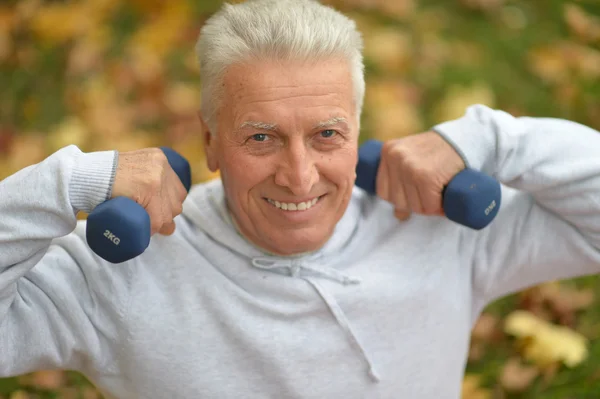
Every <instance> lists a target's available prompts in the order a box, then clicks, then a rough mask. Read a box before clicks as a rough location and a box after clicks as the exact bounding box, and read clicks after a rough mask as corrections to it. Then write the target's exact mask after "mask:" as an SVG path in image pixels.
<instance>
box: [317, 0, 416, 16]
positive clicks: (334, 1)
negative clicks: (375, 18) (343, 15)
mask: <svg viewBox="0 0 600 399" xmlns="http://www.w3.org/2000/svg"><path fill="white" fill-rule="evenodd" d="M325 3H326V4H328V5H332V6H334V7H336V8H338V9H340V10H348V9H357V10H371V11H372V10H377V11H380V12H382V13H384V14H387V15H389V16H392V17H395V18H398V19H403V20H404V19H408V18H410V17H412V16H414V14H415V11H416V6H417V4H416V1H415V0H394V1H390V0H326V1H325Z"/></svg>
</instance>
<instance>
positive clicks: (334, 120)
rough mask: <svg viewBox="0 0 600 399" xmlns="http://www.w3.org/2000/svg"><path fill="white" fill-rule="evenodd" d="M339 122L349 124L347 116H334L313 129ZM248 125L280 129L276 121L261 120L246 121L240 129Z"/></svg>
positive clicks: (264, 128)
mask: <svg viewBox="0 0 600 399" xmlns="http://www.w3.org/2000/svg"><path fill="white" fill-rule="evenodd" d="M338 123H344V124H347V120H346V118H342V117H334V118H331V119H327V120H325V121H321V122H318V123H317V124H316V125H315V126H314V127H313V129H325V128H328V127H331V126H334V125H337V124H338ZM246 127H253V128H255V129H259V130H269V131H277V129H278V126H277V124H275V123H268V122H259V121H246V122H244V123H242V124H241V125H240V127H239V128H238V130H242V129H244V128H246Z"/></svg>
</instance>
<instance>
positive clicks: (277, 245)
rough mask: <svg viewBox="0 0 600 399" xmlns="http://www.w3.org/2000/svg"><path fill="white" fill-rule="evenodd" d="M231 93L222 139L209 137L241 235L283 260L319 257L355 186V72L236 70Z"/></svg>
mask: <svg viewBox="0 0 600 399" xmlns="http://www.w3.org/2000/svg"><path fill="white" fill-rule="evenodd" d="M224 89H225V90H224V97H223V106H222V107H221V109H220V111H219V113H218V115H217V123H218V126H219V127H218V132H217V134H216V136H215V137H213V138H210V137H208V135H207V134H206V133H205V139H206V141H207V143H206V151H207V159H208V163H209V167H210V169H211V170H212V171H216V170H220V174H221V178H222V180H223V184H224V187H225V193H226V197H227V201H228V205H229V208H230V210H231V212H232V214H233V217H234V219H235V221H236V223H237V225H238V227H239V229H240V230H241V233H242V234H243V235H244V236H245V237H246V238H248V239H249V240H250V241H252V242H253V243H254V244H256V245H258V246H260V247H262V248H264V249H266V250H267V251H269V252H273V253H277V254H281V255H291V254H295V253H300V252H306V251H313V250H316V249H319V248H320V247H321V246H323V245H324V244H325V242H326V241H327V239H328V238H329V237H330V236H331V234H332V233H333V230H334V228H335V225H336V224H337V222H338V221H339V220H340V218H341V217H342V215H343V214H344V212H345V210H346V208H347V205H348V202H349V200H350V197H351V193H352V187H353V185H354V180H355V177H356V175H355V168H356V162H357V146H358V124H357V121H356V111H355V103H354V97H353V88H352V81H351V75H350V69H349V65H348V64H347V63H346V62H344V61H341V60H330V61H327V62H319V63H315V64H314V65H313V64H311V65H307V64H300V63H291V62H287V63H278V62H270V61H269V62H267V61H263V62H260V63H252V64H245V65H236V66H233V67H231V68H229V69H228V71H227V73H226V75H225V77H224ZM204 131H205V132H206V131H207V129H206V127H204Z"/></svg>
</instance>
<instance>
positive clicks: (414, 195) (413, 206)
mask: <svg viewBox="0 0 600 399" xmlns="http://www.w3.org/2000/svg"><path fill="white" fill-rule="evenodd" d="M404 193H405V195H406V200H407V202H408V207H409V209H410V210H411V211H412V212H415V213H423V205H422V204H421V196H420V195H419V190H418V189H417V186H415V185H414V184H413V183H410V182H406V183H405V184H404Z"/></svg>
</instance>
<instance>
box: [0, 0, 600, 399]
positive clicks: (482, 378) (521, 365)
mask: <svg viewBox="0 0 600 399" xmlns="http://www.w3.org/2000/svg"><path fill="white" fill-rule="evenodd" d="M234 2H235V1H234ZM326 3H328V4H331V5H334V6H335V7H337V8H339V9H340V10H343V11H345V12H347V13H348V14H349V15H350V16H352V17H354V18H355V19H356V20H357V22H358V25H359V27H360V29H361V30H362V32H363V33H364V37H365V44H366V49H365V56H366V64H367V96H366V104H365V111H364V117H363V131H362V133H361V134H362V138H363V139H365V138H368V137H377V138H379V139H388V138H391V137H398V136H404V135H409V134H415V133H418V132H421V131H423V130H425V129H427V128H429V127H430V126H432V125H433V124H435V123H438V122H441V121H444V120H448V119H452V118H456V117H459V116H461V115H462V113H463V112H464V110H465V107H466V106H468V105H470V104H473V103H482V104H486V105H488V106H491V107H495V108H500V109H504V110H506V111H508V112H510V113H511V114H513V115H531V116H551V117H559V118H567V119H571V120H574V121H578V122H581V123H583V124H586V125H589V126H591V127H594V128H596V129H600V2H598V0H572V1H560V0H530V1H517V0H512V1H511V0H393V1H392V0H326ZM220 4H221V1H217V0H170V1H161V0H130V1H127V0H81V1H77V2H76V1H42V0H20V1H18V2H17V1H14V0H12V1H6V0H5V1H3V2H2V3H1V4H0V87H1V88H2V90H0V178H3V177H6V176H8V175H10V174H12V173H14V172H16V171H17V170H19V169H21V168H23V167H25V166H28V165H31V164H33V163H36V162H39V161H41V160H42V159H43V158H45V157H46V156H48V155H49V154H51V153H53V152H54V151H56V150H58V149H59V148H62V147H64V146H66V145H69V144H76V145H78V146H79V147H80V148H81V149H82V150H83V151H98V150H107V149H118V150H121V151H127V150H132V149H137V148H144V147H149V146H157V145H168V146H171V147H173V148H174V149H176V150H177V151H179V152H181V153H182V154H183V155H184V156H186V157H187V158H188V159H189V160H190V163H191V165H192V168H193V180H194V182H201V181H204V180H206V179H210V178H212V177H214V176H213V175H212V174H211V173H210V172H209V171H208V170H207V169H206V165H205V160H204V156H203V154H202V145H201V142H200V137H199V135H198V133H199V126H198V122H197V120H196V117H195V114H194V113H195V111H196V110H197V109H198V106H199V92H198V82H199V79H200V78H201V77H199V76H198V69H197V62H196V59H195V55H194V53H193V46H194V42H195V40H196V38H197V35H198V31H199V28H200V26H201V25H202V23H203V21H204V20H205V19H206V18H207V17H208V16H209V15H210V14H211V13H212V12H214V11H215V10H216V9H217V8H218V7H219V6H220ZM599 156H600V155H599ZM510 233H511V232H507V233H506V234H510ZM565 267H569V265H568V264H566V265H565ZM599 294H600V280H599V279H598V278H597V277H595V276H593V277H586V278H581V279H576V280H570V281H562V282H549V283H548V284H543V285H540V286H538V287H533V288H531V289H529V290H527V291H524V292H521V293H518V294H515V295H512V296H510V297H507V298H504V299H502V300H500V301H497V302H496V303H494V304H492V305H491V306H489V307H488V308H487V309H486V310H485V312H484V313H483V315H482V316H481V317H480V319H479V320H478V322H477V324H476V326H475V328H474V330H473V337H472V342H471V350H470V354H469V363H468V366H467V370H466V376H465V379H464V383H463V388H464V393H463V399H484V398H489V399H492V398H505V399H517V398H561V399H576V398H577V399H579V398H580V399H584V398H599V397H600V298H599V296H600V295H599ZM440 356H443V354H440ZM0 361H2V360H1V359H0ZM0 398H2V399H4V398H10V399H27V398H29V399H33V398H40V399H41V398H73V399H75V398H85V399H91V398H100V395H99V394H98V393H97V392H96V391H95V389H94V388H93V386H91V385H90V384H89V382H88V381H87V380H86V379H85V378H84V377H83V376H81V375H79V374H77V373H74V372H64V371H42V372H37V373H33V374H29V375H25V376H20V377H15V378H8V379H0Z"/></svg>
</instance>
